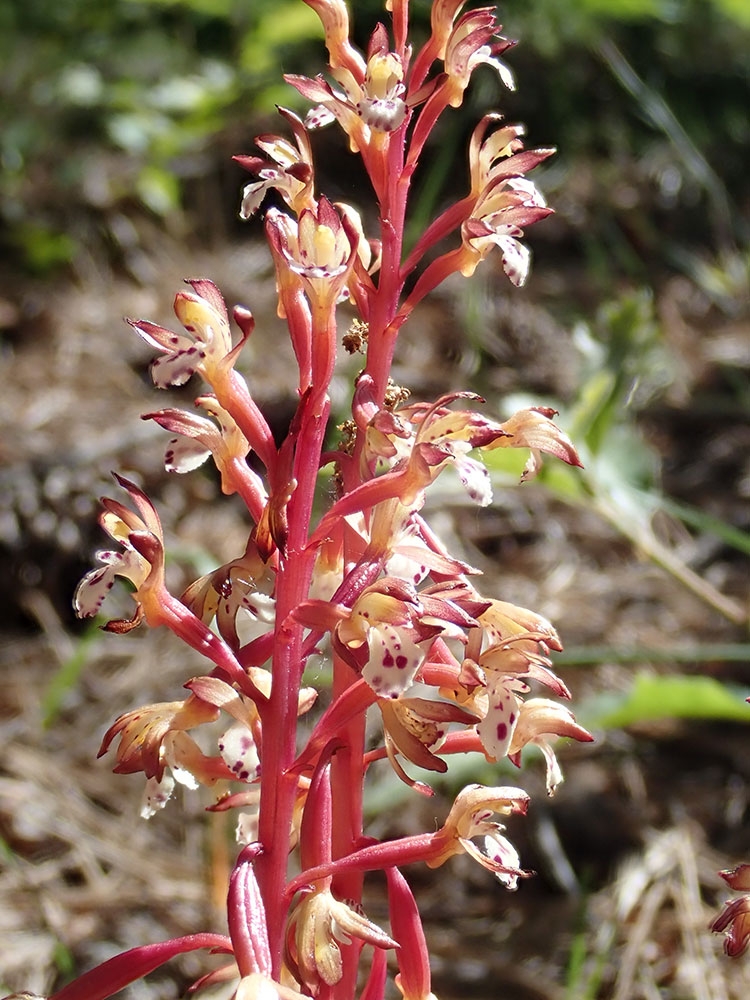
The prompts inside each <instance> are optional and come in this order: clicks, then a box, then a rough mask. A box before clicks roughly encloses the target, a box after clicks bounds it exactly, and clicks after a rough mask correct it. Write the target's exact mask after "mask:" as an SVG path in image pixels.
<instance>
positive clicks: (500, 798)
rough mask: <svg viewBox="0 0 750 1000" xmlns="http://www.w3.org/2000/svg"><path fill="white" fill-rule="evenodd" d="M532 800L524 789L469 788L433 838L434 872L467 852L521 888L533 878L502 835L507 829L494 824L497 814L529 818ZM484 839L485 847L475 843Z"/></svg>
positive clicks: (430, 861) (430, 863) (431, 860)
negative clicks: (523, 815)
mask: <svg viewBox="0 0 750 1000" xmlns="http://www.w3.org/2000/svg"><path fill="white" fill-rule="evenodd" d="M528 806H529V796H528V795H527V794H526V792H524V791H522V790H521V789H520V788H487V787H485V786H484V785H467V787H466V788H464V789H463V790H462V791H461V792H459V794H458V795H457V797H456V800H455V802H454V803H453V806H452V808H451V811H450V812H449V813H448V818H447V819H446V821H445V823H444V825H443V826H442V828H441V829H440V830H438V832H437V833H436V834H434V836H433V841H432V853H431V856H429V857H427V858H426V861H427V865H428V866H429V867H430V868H438V867H439V866H440V865H442V864H444V862H445V861H447V860H448V858H450V857H452V856H453V855H454V854H460V853H462V852H465V853H466V854H468V855H469V856H470V857H472V858H474V860H475V861H478V862H479V864H480V865H482V867H484V868H487V869H488V870H489V871H491V872H492V873H493V874H494V875H495V877H496V878H497V879H498V881H500V882H502V883H503V884H504V885H505V886H506V888H508V889H516V888H517V887H518V879H519V878H524V877H526V876H528V875H530V874H531V873H530V872H526V871H523V869H521V868H520V867H519V865H520V861H519V857H518V853H517V851H516V849H515V847H513V845H512V844H511V843H510V841H509V840H508V839H507V838H506V837H504V836H503V835H502V831H503V830H504V829H505V827H503V826H502V825H501V824H500V823H493V822H491V821H490V817H491V816H492V815H493V814H494V813H500V814H501V815H505V816H509V815H511V814H512V813H522V814H525V813H526V810H527V809H528ZM474 838H480V841H481V846H478V845H477V844H475V843H474Z"/></svg>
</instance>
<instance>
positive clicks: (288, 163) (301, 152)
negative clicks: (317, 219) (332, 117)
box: [232, 108, 315, 219]
mask: <svg viewBox="0 0 750 1000" xmlns="http://www.w3.org/2000/svg"><path fill="white" fill-rule="evenodd" d="M279 114H280V115H282V116H283V117H284V118H285V119H286V120H287V121H288V122H289V124H290V125H291V128H292V132H293V133H294V138H295V140H296V143H297V145H296V148H295V147H294V146H293V145H292V144H291V143H290V142H289V140H288V139H284V138H282V137H280V136H277V135H261V136H258V137H257V138H256V140H255V143H256V145H257V146H258V147H259V148H260V149H261V150H262V151H263V152H264V153H266V155H267V156H268V157H269V159H268V160H264V159H262V158H261V157H260V156H233V157H232V159H233V160H235V161H236V162H237V163H239V165H240V166H241V167H244V168H245V170H249V171H250V173H252V174H255V175H256V176H257V177H259V178H260V180H259V181H254V182H253V183H251V184H248V185H247V186H246V187H245V189H244V191H243V192H242V207H241V209H240V218H242V219H249V218H250V217H251V216H253V215H254V214H255V213H256V212H257V210H258V209H259V208H260V205H261V202H262V201H263V199H264V198H265V196H266V193H267V192H268V191H270V190H271V189H274V190H276V191H278V192H279V194H280V195H281V197H282V198H283V199H284V201H285V202H286V203H287V205H288V206H289V207H290V208H291V210H292V211H293V212H294V213H295V215H299V214H300V212H302V211H303V209H306V208H313V207H314V205H315V199H314V196H313V164H312V149H311V148H310V138H309V135H308V133H307V129H306V128H305V126H304V125H303V124H302V121H301V120H300V119H299V118H298V117H297V115H295V114H294V112H293V111H288V110H287V109H286V108H279Z"/></svg>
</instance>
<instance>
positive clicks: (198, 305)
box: [128, 278, 252, 389]
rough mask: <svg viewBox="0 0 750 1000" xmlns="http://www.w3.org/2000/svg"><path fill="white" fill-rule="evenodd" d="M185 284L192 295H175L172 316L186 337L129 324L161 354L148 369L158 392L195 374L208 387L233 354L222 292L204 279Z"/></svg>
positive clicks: (153, 326)
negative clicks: (199, 375)
mask: <svg viewBox="0 0 750 1000" xmlns="http://www.w3.org/2000/svg"><path fill="white" fill-rule="evenodd" d="M188 284H189V285H190V286H191V287H192V289H193V290H192V292H178V293H177V295H176V296H175V300H174V311H175V314H176V316H177V318H178V319H179V320H180V322H181V323H182V325H183V326H184V328H185V330H186V331H187V334H188V335H187V336H185V334H177V333H173V332H172V331H171V330H167V329H166V328H165V327H163V326H158V325H157V324H156V323H150V322H148V321H147V320H135V319H129V320H128V323H130V325H131V326H132V327H133V329H134V330H135V332H136V333H137V334H138V335H139V336H140V337H142V338H143V340H145V341H146V343H147V344H149V345H150V346H151V347H155V348H156V349H157V350H159V351H161V352H162V357H160V358H157V359H156V360H155V361H154V362H153V364H152V366H151V375H152V378H153V380H154V384H155V385H156V386H157V387H158V388H160V389H164V388H166V387H167V386H170V385H184V384H185V382H187V380H188V379H189V378H190V376H191V375H193V373H194V372H199V373H200V374H201V375H202V376H203V377H204V378H205V379H206V381H207V382H208V383H209V384H210V383H211V382H212V378H213V376H214V375H215V373H216V372H217V370H218V368H219V367H220V366H221V365H222V362H225V359H226V358H227V356H228V355H229V354H231V352H232V337H231V333H230V329H229V314H228V312H227V307H226V305H225V303H224V299H223V298H222V295H221V292H220V291H219V289H218V288H217V287H216V285H215V284H214V283H213V282H212V281H209V280H208V279H206V278H201V279H195V280H190V281H188ZM250 329H252V327H250ZM247 334H248V335H249V330H248V331H247Z"/></svg>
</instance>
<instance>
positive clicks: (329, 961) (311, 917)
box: [286, 888, 398, 996]
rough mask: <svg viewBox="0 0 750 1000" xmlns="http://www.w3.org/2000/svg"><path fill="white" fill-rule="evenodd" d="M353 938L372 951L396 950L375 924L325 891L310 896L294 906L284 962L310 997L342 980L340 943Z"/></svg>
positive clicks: (395, 946) (393, 943)
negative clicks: (370, 947) (323, 987)
mask: <svg viewBox="0 0 750 1000" xmlns="http://www.w3.org/2000/svg"><path fill="white" fill-rule="evenodd" d="M352 938H358V939H359V940H360V941H364V942H365V944H370V945H372V946H373V947H375V948H397V947H398V945H397V943H396V942H395V941H394V940H393V938H391V937H389V936H388V935H387V934H386V933H385V932H384V931H383V930H381V928H380V927H378V926H377V924H374V923H372V921H370V920H368V919H367V917H365V916H364V915H363V914H361V913H359V912H357V910H354V909H352V907H350V906H348V905H347V904H346V903H344V902H342V901H341V900H338V899H336V898H335V897H334V896H333V895H332V893H331V891H330V890H329V889H328V888H323V889H319V890H318V891H316V892H313V893H310V894H309V895H307V896H305V897H303V898H302V899H301V900H300V901H299V902H298V903H297V905H296V906H295V908H294V910H293V911H292V913H291V916H290V917H289V924H288V928H287V937H286V951H287V963H288V965H289V967H290V968H291V970H292V972H293V973H294V975H295V977H296V978H297V979H298V980H299V982H300V983H301V984H302V985H303V986H305V987H306V988H307V989H308V990H309V991H310V992H311V993H312V995H313V996H315V995H316V994H317V993H318V991H319V989H320V987H321V984H323V983H324V984H325V985H326V986H335V985H336V983H338V982H339V981H340V980H341V977H342V975H343V960H342V957H341V949H340V947H339V944H344V945H348V944H351V943H352Z"/></svg>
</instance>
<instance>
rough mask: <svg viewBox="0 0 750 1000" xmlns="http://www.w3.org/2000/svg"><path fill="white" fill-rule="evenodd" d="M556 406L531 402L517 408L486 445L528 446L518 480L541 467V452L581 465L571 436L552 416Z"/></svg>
mask: <svg viewBox="0 0 750 1000" xmlns="http://www.w3.org/2000/svg"><path fill="white" fill-rule="evenodd" d="M556 415H557V410H553V409H552V407H551V406H532V407H529V408H528V409H525V410H518V412H517V413H514V414H513V416H512V417H510V418H509V419H508V420H505V421H504V422H503V423H502V424H501V425H500V426H501V427H502V429H503V431H504V434H503V435H498V436H497V437H496V438H495V439H494V440H493V441H492V442H491V443H489V444H488V445H487V448H488V450H489V451H492V450H493V449H495V448H530V449H531V455H530V456H529V460H528V462H527V463H526V466H525V468H524V470H523V474H522V476H521V481H522V482H526V481H527V480H529V479H533V478H534V476H536V475H537V473H538V472H539V470H540V468H541V467H542V457H541V453H542V452H545V453H546V454H548V455H553V456H554V457H555V458H559V459H560V460H561V461H563V462H566V463H567V464H568V465H574V466H577V467H578V468H579V469H580V468H583V463H582V462H581V459H580V458H579V457H578V452H577V451H576V450H575V448H574V447H573V444H572V442H571V441H570V438H569V437H568V436H567V434H565V433H564V431H562V430H561V429H560V428H559V427H558V426H557V424H555V423H554V421H553V420H552V418H553V417H554V416H556Z"/></svg>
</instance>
